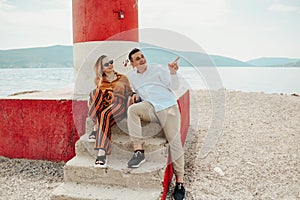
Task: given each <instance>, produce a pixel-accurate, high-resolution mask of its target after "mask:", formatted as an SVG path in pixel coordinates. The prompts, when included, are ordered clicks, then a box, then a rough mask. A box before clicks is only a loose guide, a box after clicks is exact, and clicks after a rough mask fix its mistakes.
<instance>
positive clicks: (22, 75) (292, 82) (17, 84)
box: [0, 67, 300, 97]
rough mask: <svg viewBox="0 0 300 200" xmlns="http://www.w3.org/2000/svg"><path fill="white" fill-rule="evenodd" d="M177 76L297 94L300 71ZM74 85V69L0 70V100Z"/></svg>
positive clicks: (201, 85)
mask: <svg viewBox="0 0 300 200" xmlns="http://www.w3.org/2000/svg"><path fill="white" fill-rule="evenodd" d="M207 72H209V73H207ZM179 74H180V75H181V76H182V77H183V78H184V79H185V80H186V82H187V84H188V87H189V88H191V89H211V88H212V85H213V83H216V85H217V87H223V88H226V89H230V90H239V91H245V92H265V93H284V94H293V93H296V94H300V68H280V67H217V68H214V69H212V68H203V67H201V68H197V67H196V68H193V67H181V68H180V69H179ZM75 81H76V80H74V72H73V68H26V69H25V68H20V69H0V97H4V96H8V95H10V94H13V93H17V92H23V91H32V90H38V91H46V90H53V89H63V88H72V87H73V85H74V82H75Z"/></svg>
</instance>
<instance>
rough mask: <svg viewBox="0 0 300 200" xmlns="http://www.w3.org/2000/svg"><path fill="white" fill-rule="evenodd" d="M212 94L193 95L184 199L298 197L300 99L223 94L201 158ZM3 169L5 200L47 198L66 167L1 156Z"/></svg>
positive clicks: (211, 115) (2, 187) (2, 189)
mask: <svg viewBox="0 0 300 200" xmlns="http://www.w3.org/2000/svg"><path fill="white" fill-rule="evenodd" d="M211 96H212V95H211V94H210V93H209V91H207V90H196V91H194V90H193V91H192V92H191V99H192V100H194V102H196V103H193V102H192V104H191V109H193V110H192V111H193V112H192V114H193V115H192V119H193V120H192V121H191V126H192V127H193V129H194V130H195V131H193V132H192V134H189V135H188V138H187V142H186V145H185V158H186V165H185V166H186V168H185V171H186V175H185V179H184V181H185V187H186V191H187V195H186V199H188V200H198V199H299V198H300V188H299V187H298V186H299V184H300V177H299V171H298V170H299V163H300V150H299V141H300V123H299V119H300V98H299V97H298V96H292V95H281V94H266V93H260V92H240V91H230V90H224V96H225V99H224V101H223V102H222V99H221V100H220V99H215V100H216V104H215V106H220V105H224V118H223V119H221V124H220V127H219V128H220V129H219V130H220V131H221V133H220V134H219V135H217V133H216V132H214V131H212V132H211V133H214V134H215V135H213V136H218V137H215V138H214V137H212V138H214V139H216V141H217V142H216V144H215V146H213V147H211V148H210V151H209V153H208V154H207V156H205V157H203V156H201V152H202V150H203V148H204V147H205V146H208V144H211V143H209V142H207V141H208V140H207V139H208V138H209V137H208V133H209V131H211V128H210V125H211V124H212V121H213V120H216V119H214V117H213V116H214V115H213V111H214V110H216V109H215V108H212V106H211V105H212V104H211V103H212V97H211ZM217 114H219V115H216V117H220V116H223V115H220V113H217ZM221 114H222V113H221ZM195 119H197V120H195ZM217 119H218V120H220V119H219V118H217ZM0 165H1V168H0V169H1V171H0V175H1V176H0V177H1V178H0V181H1V187H0V195H1V197H3V198H4V199H49V197H50V194H51V192H52V191H53V190H54V189H55V188H56V187H57V186H58V185H59V184H60V183H62V180H63V163H53V162H49V161H32V160H26V159H24V160H23V159H22V160H19V159H7V158H1V157H0Z"/></svg>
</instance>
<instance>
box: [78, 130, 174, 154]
mask: <svg viewBox="0 0 300 200" xmlns="http://www.w3.org/2000/svg"><path fill="white" fill-rule="evenodd" d="M88 136H89V133H88V134H84V135H83V136H81V137H80V139H79V140H78V141H77V142H76V144H75V151H76V155H79V156H86V155H91V156H93V157H96V156H97V151H96V150H94V146H95V143H94V142H89V141H88ZM167 146H168V145H167V140H166V138H164V137H162V136H154V137H149V138H147V139H146V140H145V144H144V149H145V151H146V152H147V153H148V154H149V153H150V154H152V153H155V152H157V151H159V152H161V153H162V154H165V153H166V151H167ZM118 151H125V152H129V153H130V154H131V153H132V152H133V149H132V143H131V141H130V137H129V136H128V135H126V134H125V133H120V132H113V133H112V152H115V153H116V154H118Z"/></svg>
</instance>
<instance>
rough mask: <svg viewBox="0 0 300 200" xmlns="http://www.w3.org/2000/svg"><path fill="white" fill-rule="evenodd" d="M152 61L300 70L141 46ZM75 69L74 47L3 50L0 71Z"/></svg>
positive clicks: (283, 61) (294, 62)
mask: <svg viewBox="0 0 300 200" xmlns="http://www.w3.org/2000/svg"><path fill="white" fill-rule="evenodd" d="M145 47H146V48H145ZM141 48H142V49H143V52H144V53H145V54H146V56H147V59H148V62H152V63H159V64H166V63H169V62H171V61H172V60H174V59H175V58H176V57H177V56H178V55H179V56H180V57H181V59H180V60H179V65H180V66H219V67H226V66H228V67H260V66H272V67H300V59H291V58H258V59H254V60H249V61H247V62H243V61H240V60H236V59H233V58H228V57H224V56H219V55H207V54H205V53H199V52H186V51H175V50H170V49H165V48H160V47H157V46H149V45H143V44H142V45H141ZM60 67H73V47H72V46H60V45H57V46H50V47H38V48H27V49H14V50H0V68H60Z"/></svg>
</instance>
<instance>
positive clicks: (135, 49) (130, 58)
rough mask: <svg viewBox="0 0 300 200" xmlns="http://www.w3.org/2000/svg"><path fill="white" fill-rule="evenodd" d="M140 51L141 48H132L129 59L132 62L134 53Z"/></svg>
mask: <svg viewBox="0 0 300 200" xmlns="http://www.w3.org/2000/svg"><path fill="white" fill-rule="evenodd" d="M139 51H141V50H139V49H138V48H134V49H132V50H131V51H130V52H129V54H128V59H129V60H130V61H131V62H132V55H133V54H135V53H136V52H139Z"/></svg>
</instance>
